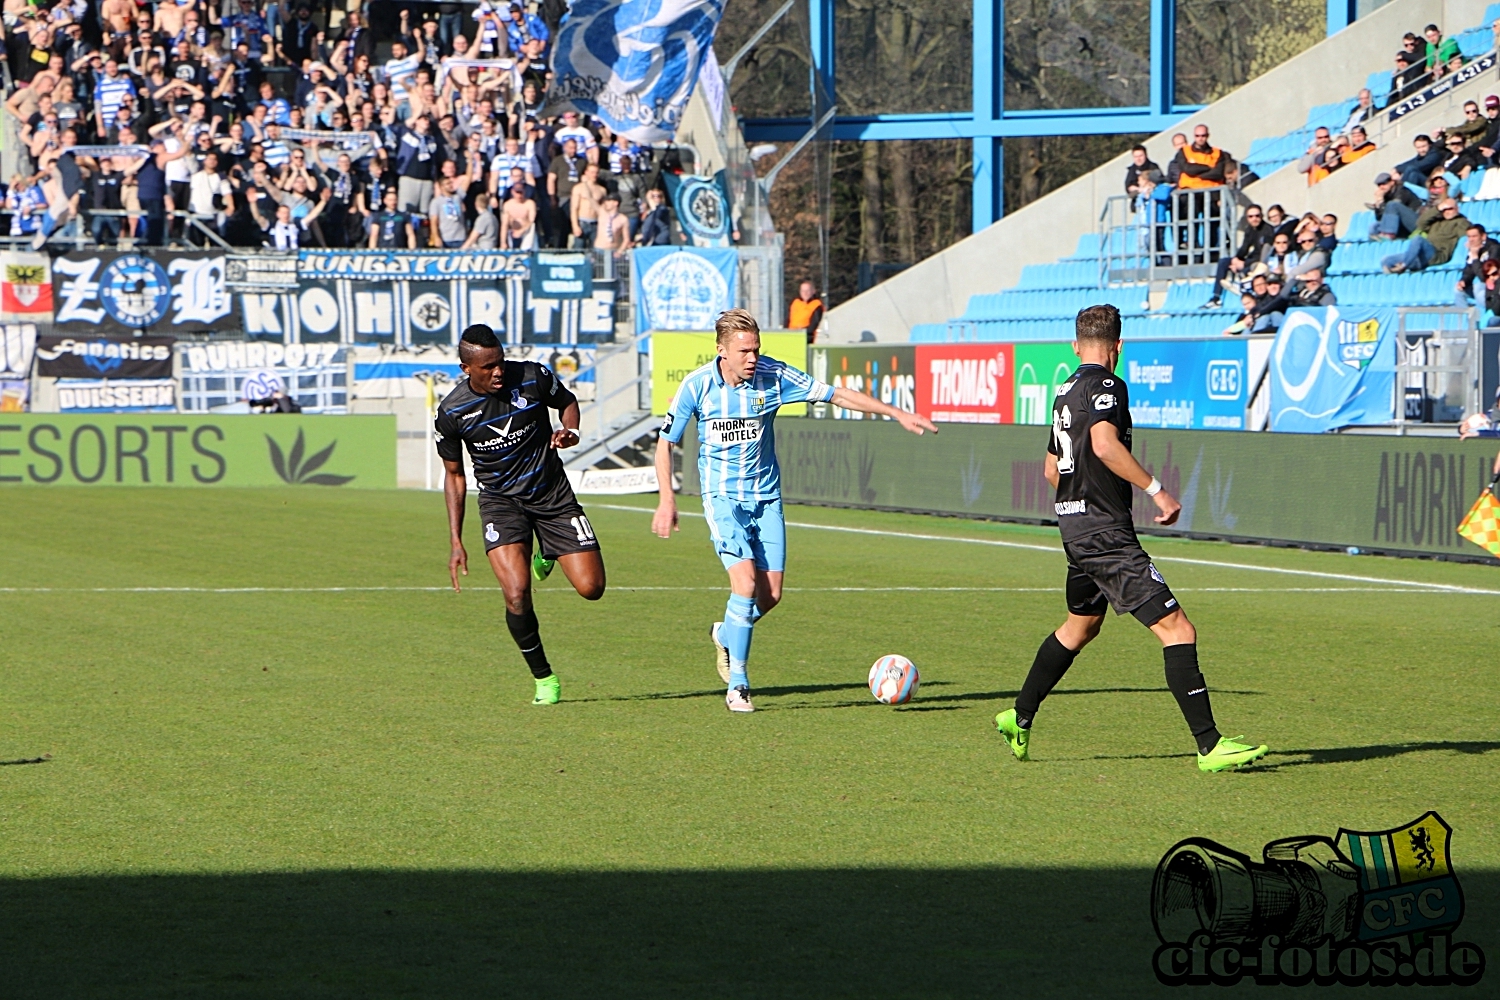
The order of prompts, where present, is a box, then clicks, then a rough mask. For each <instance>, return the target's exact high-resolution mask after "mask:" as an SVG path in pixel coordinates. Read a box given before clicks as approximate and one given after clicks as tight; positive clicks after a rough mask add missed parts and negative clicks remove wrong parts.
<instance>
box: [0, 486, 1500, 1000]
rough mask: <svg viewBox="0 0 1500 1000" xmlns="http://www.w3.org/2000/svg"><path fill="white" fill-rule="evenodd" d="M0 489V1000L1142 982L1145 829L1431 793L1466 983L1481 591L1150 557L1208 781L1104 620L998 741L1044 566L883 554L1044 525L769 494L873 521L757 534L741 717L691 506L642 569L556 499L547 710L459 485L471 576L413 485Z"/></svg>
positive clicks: (1496, 766) (779, 993)
mask: <svg viewBox="0 0 1500 1000" xmlns="http://www.w3.org/2000/svg"><path fill="white" fill-rule="evenodd" d="M648 502H649V501H648V500H647V499H645V498H628V499H625V500H622V501H617V502H616V503H617V505H626V506H628V505H637V506H641V507H644V506H645V505H646V504H647V503H648ZM0 505H3V509H4V511H5V513H4V516H3V525H4V530H3V533H0V538H3V544H0V587H3V588H7V589H5V590H3V591H0V667H3V669H0V759H4V760H5V761H8V762H15V763H13V764H12V766H5V767H0V837H3V844H4V848H3V850H0V902H3V923H0V927H3V929H0V940H3V946H0V947H3V956H4V957H3V959H0V996H4V997H8V998H41V997H46V998H59V997H68V998H79V997H82V998H91V997H101V998H102V997H109V998H136V997H140V998H146V997H152V998H155V997H179V996H182V997H188V996H194V997H215V998H234V997H268V998H269V997H277V998H281V997H405V996H412V997H417V996H421V997H486V998H489V997H636V996H639V997H692V998H697V997H860V998H867V997H964V998H970V997H979V996H1000V995H1016V996H1025V997H1054V996H1055V997H1082V996H1148V995H1149V996H1155V995H1166V994H1168V993H1169V992H1171V991H1168V990H1166V989H1165V988H1163V987H1160V986H1158V985H1157V983H1156V981H1155V979H1154V978H1153V976H1152V973H1151V952H1152V950H1153V948H1154V947H1155V944H1156V942H1155V936H1154V934H1153V931H1152V927H1151V923H1150V918H1149V905H1148V904H1149V891H1150V883H1151V873H1152V871H1153V869H1154V867H1155V865H1156V862H1157V861H1158V859H1159V858H1160V857H1161V855H1162V853H1163V852H1164V851H1165V850H1166V849H1167V848H1168V847H1169V846H1171V845H1172V844H1173V843H1175V842H1176V841H1178V840H1180V839H1182V838H1184V837H1188V836H1204V837H1211V838H1213V839H1215V840H1218V841H1221V842H1223V843H1225V844H1227V845H1229V846H1231V847H1233V848H1235V849H1237V850H1241V851H1245V852H1247V853H1250V854H1251V855H1252V856H1258V855H1259V852H1260V847H1261V845H1262V844H1263V843H1265V842H1266V841H1267V840H1270V839H1273V838H1277V837H1289V836H1294V835H1298V834H1323V835H1327V836H1332V835H1333V834H1334V832H1335V831H1336V830H1338V829H1339V827H1341V826H1343V827H1348V828H1351V829H1362V830H1380V829H1386V828H1389V827H1394V826H1398V825H1401V824H1404V823H1405V822H1407V821H1409V820H1412V819H1414V818H1416V817H1417V816H1419V815H1420V814H1422V813H1424V812H1426V811H1427V810H1429V809H1436V810H1438V811H1439V812H1440V813H1441V814H1442V816H1443V817H1444V819H1446V820H1447V821H1448V822H1449V823H1450V824H1451V825H1452V826H1453V828H1454V831H1455V833H1454V838H1453V847H1452V850H1453V864H1454V869H1455V871H1456V873H1457V874H1458V876H1459V880H1460V882H1461V884H1462V885H1463V887H1464V890H1465V894H1466V897H1467V906H1468V910H1467V913H1466V917H1465V920H1464V925H1463V927H1462V928H1461V931H1460V934H1459V937H1461V938H1465V939H1467V940H1471V941H1475V942H1476V943H1478V944H1480V945H1482V946H1483V947H1484V948H1485V950H1486V952H1487V954H1488V955H1489V956H1490V957H1491V961H1492V962H1493V961H1495V960H1497V959H1500V833H1497V822H1496V821H1497V808H1496V801H1497V799H1496V795H1495V788H1496V787H1497V785H1500V727H1497V725H1496V721H1495V720H1496V712H1497V709H1500V682H1497V680H1496V673H1495V659H1494V657H1495V649H1496V648H1497V640H1500V614H1497V612H1500V572H1497V570H1496V569H1495V568H1493V567H1484V566H1477V565H1448V564H1441V563H1434V562H1419V561H1397V560H1387V559H1373V558H1358V559H1356V558H1350V557H1348V556H1343V555H1334V554H1327V553H1308V552H1300V551H1288V550H1272V549H1260V548H1248V547H1231V546H1227V545H1217V544H1208V543H1194V542H1186V541H1181V540H1161V539H1147V541H1146V543H1147V548H1148V549H1149V550H1150V551H1152V553H1153V555H1155V556H1157V557H1158V559H1159V565H1160V566H1161V569H1162V571H1163V572H1164V573H1165V575H1166V577H1167V579H1168V581H1169V583H1171V584H1172V586H1173V587H1174V589H1175V590H1176V591H1177V593H1178V595H1179V597H1180V598H1181V600H1182V602H1183V605H1184V607H1185V608H1186V609H1187V611H1188V612H1189V614H1190V615H1191V617H1192V618H1193V620H1194V622H1195V623H1196V624H1197V626H1198V629H1199V634H1200V642H1199V644H1200V649H1201V654H1202V662H1203V667H1204V671H1205V674H1206V675H1207V677H1208V681H1209V684H1210V686H1211V687H1212V689H1213V692H1214V693H1213V699H1214V708H1215V711H1216V714H1217V715H1218V718H1219V721H1220V726H1221V729H1222V730H1223V731H1224V733H1225V734H1226V735H1234V734H1237V733H1242V732H1243V733H1245V734H1246V735H1247V736H1249V737H1251V738H1252V739H1257V740H1262V741H1264V742H1268V743H1269V744H1271V747H1272V754H1271V756H1270V757H1269V758H1268V759H1267V761H1266V766H1265V767H1262V768H1260V769H1258V770H1252V771H1242V772H1236V773H1228V774H1219V775H1205V774H1200V773H1199V772H1198V770H1197V769H1196V767H1195V765H1194V762H1193V758H1192V756H1191V745H1190V740H1189V738H1188V736H1187V733H1186V730H1185V728H1184V726H1183V723H1182V720H1181V717H1180V716H1179V715H1178V712H1177V709H1176V706H1175V703H1174V702H1173V700H1172V698H1171V695H1170V694H1168V693H1167V691H1166V688H1165V684H1164V682H1163V678H1162V662H1161V654H1160V652H1159V647H1158V645H1157V643H1156V640H1155V639H1154V638H1153V637H1152V636H1151V635H1150V634H1149V633H1147V632H1146V630H1144V629H1142V628H1141V627H1140V626H1139V625H1138V624H1136V623H1135V622H1134V621H1133V620H1131V619H1129V618H1123V619H1117V618H1115V617H1113V616H1111V617H1110V620H1109V621H1108V622H1107V623H1106V625H1105V630H1104V634H1103V636H1102V637H1101V638H1100V639H1099V640H1098V641H1097V643H1096V644H1095V645H1094V646H1092V647H1091V648H1090V649H1089V650H1088V651H1087V652H1086V653H1085V654H1084V655H1082V656H1081V657H1080V658H1079V660H1078V662H1077V663H1076V664H1075V666H1074V667H1073V670H1072V672H1071V673H1070V674H1069V675H1068V677H1067V678H1066V679H1065V680H1064V682H1063V684H1062V686H1061V688H1060V689H1059V690H1058V691H1057V692H1056V694H1055V695H1054V696H1053V697H1052V699H1050V700H1049V701H1048V702H1047V704H1046V705H1045V706H1044V708H1043V710H1042V713H1041V715H1040V716H1039V717H1038V721H1037V724H1036V730H1035V736H1034V739H1033V743H1032V747H1033V756H1034V758H1035V759H1034V761H1033V762H1032V763H1029V764H1019V763H1017V762H1016V761H1014V760H1012V759H1010V757H1009V755H1008V753H1007V752H1006V751H1005V748H1004V745H1003V743H1002V741H1001V740H1000V739H999V737H998V736H997V735H996V734H995V732H994V730H993V727H992V724H991V719H992V717H993V715H994V714H995V712H996V711H998V710H1000V709H1001V708H1004V707H1007V706H1009V705H1010V703H1011V701H1012V699H1013V697H1014V693H1015V691H1016V690H1017V688H1018V687H1019V685H1020V683H1021V680H1022V678H1023V677H1024V675H1025V671H1026V669H1027V667H1028V665H1029V664H1030V661H1031V657H1032V655H1033V653H1034V651H1035V649H1036V647H1037V645H1038V643H1039V642H1040V641H1041V639H1042V638H1043V637H1044V636H1045V635H1046V633H1047V632H1048V631H1049V630H1050V629H1052V628H1053V627H1055V626H1056V625H1057V623H1058V621H1059V620H1060V617H1061V615H1062V613H1063V607H1062V600H1061V594H1060V586H1061V583H1062V577H1063V561H1062V557H1061V555H1060V554H1059V553H1058V552H1055V551H1037V550H1034V549H1028V548H1011V547H996V546H985V545H976V544H972V543H964V542H956V541H942V540H933V539H926V538H913V537H903V536H902V534H901V533H907V534H912V533H916V534H928V535H945V536H960V537H963V538H970V539H974V538H979V539H990V540H999V541H1009V542H1017V543H1022V544H1023V545H1039V546H1055V545H1056V532H1055V531H1051V530H1047V529H1041V528H1026V527H1017V526H1006V525H998V524H989V523H970V522H963V521H957V520H949V519H938V518H924V517H918V516H903V515H894V514H882V513H874V512H861V511H840V510H832V509H822V508H806V507H790V508H788V516H789V519H790V520H792V521H794V522H805V523H808V524H820V525H831V526H842V527H846V528H857V529H862V531H855V532H851V531H828V530H818V529H815V528H806V527H793V528H791V529H790V530H789V546H790V557H789V563H790V567H789V568H790V572H789V575H788V579H787V585H788V593H787V595H786V599H785V601H784V603H783V604H782V606H781V607H780V608H778V609H777V610H776V611H775V613H774V614H772V615H771V616H770V617H769V618H768V619H766V620H765V621H764V622H763V623H761V624H760V625H759V626H758V627H757V628H756V636H755V646H754V652H753V655H752V659H751V680H752V683H753V685H754V688H755V692H754V693H755V702H756V706H757V708H758V709H759V710H758V711H757V712H756V713H755V714H754V715H751V716H731V715H730V714H729V713H727V712H726V711H725V710H724V706H723V701H722V691H721V689H720V687H719V684H718V680H717V677H716V676H715V674H714V668H713V650H712V646H711V645H710V643H709V640H708V637H707V635H706V630H707V626H708V624H709V623H710V622H712V621H713V620H715V619H716V618H717V617H719V616H720V615H721V613H722V611H723V607H724V599H725V593H726V588H725V580H724V574H723V572H722V570H721V569H720V566H719V563H718V560H717V559H716V558H715V557H714V555H713V553H712V551H711V550H710V548H709V545H708V541H707V532H706V530H705V527H704V525H703V522H702V520H701V518H694V517H690V516H685V517H684V518H683V527H682V532H681V534H680V535H679V536H678V537H675V538H673V539H672V540H671V541H661V540H659V539H657V538H655V537H653V536H651V535H650V533H649V531H648V523H649V518H648V516H647V515H646V514H644V513H642V512H639V511H633V510H619V509H610V508H608V507H606V506H604V505H603V502H602V501H599V502H593V503H590V504H589V506H590V514H591V519H592V521H593V523H594V525H595V527H596V529H597V532H598V535H599V537H600V539H601V540H602V543H603V546H604V553H605V559H606V563H607V566H608V572H609V579H610V587H611V589H610V591H609V592H608V593H607V594H606V596H605V597H604V599H603V600H602V601H600V602H598V603H595V604H589V603H586V602H584V601H582V600H581V599H579V598H578V597H577V596H576V595H574V594H573V593H572V591H571V590H569V589H567V588H566V583H565V581H563V580H562V579H561V573H558V574H556V575H555V576H554V578H553V579H552V580H549V581H548V583H547V584H546V585H544V586H543V587H542V589H541V591H540V592H539V594H538V596H537V599H536V604H537V608H538V613H539V615H540V618H541V622H542V629H543V632H542V634H543V637H544V639H545V641H546V643H547V649H548V652H549V654H550V656H551V658H552V661H553V663H554V665H555V667H556V668H557V671H558V673H559V674H560V675H561V678H562V682H563V699H564V701H563V703H562V704H560V705H558V706H556V707H555V708H550V709H537V708H532V707H531V706H530V705H529V699H530V695H531V682H530V676H529V674H528V673H527V671H526V669H525V666H524V664H523V663H522V661H521V658H520V655H519V654H518V653H517V651H516V649H515V647H514V645H513V643H512V642H511V640H510V637H509V635H508V634H507V632H506V630H505V626H504V619H503V615H502V605H501V601H500V597H499V593H498V590H497V589H496V587H495V583H494V580H493V578H492V577H491V576H490V574H489V570H488V566H487V565H486V563H485V561H484V559H483V555H482V546H481V544H480V543H479V535H478V528H477V525H476V524H475V515H474V513H473V510H472V501H471V509H470V514H469V524H468V531H467V534H468V541H469V547H470V557H471V564H472V565H471V570H472V573H471V575H470V577H469V578H468V581H467V589H466V590H465V591H464V592H463V593H462V594H454V593H452V592H451V591H447V590H444V589H442V588H443V586H444V584H445V582H446V557H447V546H446V530H445V525H444V516H443V511H442V498H441V496H440V495H438V494H424V493H415V492H355V491H337V490H323V489H315V488H301V489H295V488H294V489H285V490H280V489H278V490H270V489H266V490H244V491H234V490H196V491H195V490H179V491H171V490H157V489H128V490H109V489H76V490H66V489H51V490H48V489H33V488H22V487H16V488H7V489H5V490H3V491H0ZM684 507H685V509H686V510H689V511H690V510H693V509H695V508H696V504H695V502H694V501H692V500H691V499H686V500H685V501H684ZM1183 560H1188V561H1183ZM1192 560H1197V561H1196V562H1194V561H1192ZM1223 562H1230V563H1241V564H1252V565H1259V566H1274V567H1281V568H1286V569H1295V570H1301V571H1309V572H1314V573H1325V574H1334V575H1333V576H1308V575H1289V574H1278V573H1267V572H1259V571H1254V570H1250V569H1239V568H1228V567H1224V566H1219V565H1211V564H1212V563H1223ZM1347 575H1356V576H1367V577H1373V578H1380V579H1383V580H1395V581H1398V583H1394V584H1392V583H1380V582H1376V583H1370V582H1362V581H1353V580H1349V579H1345V578H1344V576H1347ZM1420 583H1429V584H1430V583H1442V584H1450V585H1455V586H1461V587H1469V588H1475V589H1477V590H1487V591H1489V592H1488V593H1463V592H1456V591H1438V590H1430V589H1426V590H1424V589H1423V588H1421V587H1417V586H1412V585H1411V584H1420ZM334 587H354V588H376V587H387V588H393V589H388V590H373V589H370V590H324V589H318V588H334ZM897 587H899V588H910V589H901V590H896V589H878V588H897ZM37 588H54V589H51V590H39V589H37ZM90 588H103V589H99V590H93V589H90ZM120 588H285V589H265V590H233V589H230V590H227V591H226V590H215V591H213V592H205V590H203V589H188V590H178V591H172V590H133V591H131V590H124V589H120ZM400 588H408V589H400ZM418 588H432V589H418ZM842 588H872V589H842ZM986 588H1001V589H986ZM888 652H899V653H903V654H905V655H907V656H910V657H911V658H912V659H913V660H914V661H915V662H916V663H917V664H918V665H919V667H920V669H921V672H922V685H921V691H920V693H919V695H918V697H917V698H916V700H915V701H914V702H913V703H912V704H911V705H910V706H908V707H905V708H901V709H893V708H890V707H887V706H882V705H878V704H876V703H875V702H874V701H873V700H872V699H871V698H870V696H869V692H868V691H867V690H866V688H865V675H866V672H867V670H868V668H869V664H870V663H871V662H873V661H874V660H875V659H876V658H877V657H878V656H880V655H881V654H884V653H888ZM44 756H46V759H45V760H43V761H42V762H40V763H24V762H26V761H30V760H33V759H35V758H42V757H44ZM1497 984H1500V970H1492V971H1491V974H1490V975H1489V976H1488V977H1487V978H1486V980H1485V981H1484V982H1483V983H1481V984H1480V985H1479V987H1477V988H1476V989H1473V990H1470V991H1469V992H1468V994H1467V995H1470V996H1478V995H1495V992H1496V991H1500V985H1497ZM1238 989H1239V991H1240V992H1246V991H1248V992H1250V993H1256V991H1257V987H1256V986H1254V985H1253V984H1250V983H1246V984H1244V985H1242V986H1240V987H1239V988H1238ZM1311 989H1313V990H1314V991H1317V988H1316V987H1312V988H1311ZM1222 992H1223V991H1216V992H1214V993H1212V994H1210V993H1209V991H1207V990H1205V991H1203V992H1202V995H1219V994H1220V993H1222ZM1231 992H1233V991H1231ZM1172 995H1175V996H1182V995H1198V991H1195V990H1193V989H1186V990H1179V991H1176V992H1175V993H1172Z"/></svg>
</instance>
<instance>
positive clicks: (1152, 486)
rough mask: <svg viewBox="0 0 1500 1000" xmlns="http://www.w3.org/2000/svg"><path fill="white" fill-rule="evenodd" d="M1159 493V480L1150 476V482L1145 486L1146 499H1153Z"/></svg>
mask: <svg viewBox="0 0 1500 1000" xmlns="http://www.w3.org/2000/svg"><path fill="white" fill-rule="evenodd" d="M1160 492H1161V480H1160V479H1157V478H1156V477H1155V476H1152V477H1151V482H1149V483H1147V484H1146V495H1147V496H1148V497H1154V496H1156V494H1158V493H1160Z"/></svg>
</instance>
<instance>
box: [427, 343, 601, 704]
mask: <svg viewBox="0 0 1500 1000" xmlns="http://www.w3.org/2000/svg"><path fill="white" fill-rule="evenodd" d="M458 363H459V365H460V367H462V368H463V371H464V374H465V375H467V376H468V377H467V378H465V379H464V380H463V381H462V382H460V383H459V384H458V385H457V386H456V387H455V388H454V389H453V391H452V392H450V393H448V396H447V398H445V399H444V400H443V401H442V403H441V404H440V405H439V406H438V415H437V420H436V422H435V427H436V429H437V451H438V456H439V457H441V458H442V460H443V467H444V468H445V469H446V470H447V475H446V476H445V477H444V480H443V495H444V498H445V499H446V500H447V503H448V530H449V534H450V536H451V538H450V541H451V544H452V552H451V554H450V555H449V557H448V575H449V577H450V578H451V579H452V581H453V589H454V590H458V589H459V586H458V575H459V573H460V572H462V573H463V574H464V575H465V576H467V575H468V574H469V556H468V553H467V552H465V551H464V543H463V527H464V497H465V495H466V494H467V493H468V487H469V484H468V480H467V478H466V477H465V475H464V463H463V451H462V449H463V448H465V447H467V448H468V449H469V457H470V458H471V459H472V460H473V463H474V478H475V479H477V480H478V481H479V520H480V522H481V523H482V524H483V525H484V551H485V554H486V555H487V556H489V560H490V566H491V567H492V568H493V569H494V571H495V578H496V579H497V580H499V581H500V589H501V590H503V591H504V592H505V624H506V625H507V626H509V628H510V634H511V637H512V638H513V639H515V640H516V645H517V646H519V647H521V655H522V656H524V657H525V658H526V665H527V666H528V667H530V668H531V673H532V676H533V677H535V678H536V697H535V698H534V699H533V700H532V704H533V705H555V704H557V700H558V697H559V696H560V694H561V688H560V686H559V684H558V680H557V675H556V674H554V673H553V672H552V666H551V664H549V663H548V662H547V653H546V651H545V650H543V649H542V637H541V629H540V627H539V626H538V624H537V620H536V611H535V610H533V608H532V606H531V580H532V578H533V577H535V578H536V579H537V580H538V581H541V580H545V579H546V578H547V575H548V574H549V573H551V572H552V568H553V566H554V565H558V566H561V567H562V570H563V573H564V574H566V575H567V577H568V581H569V582H570V583H572V584H573V589H574V590H576V591H578V593H579V594H580V595H581V596H583V597H584V598H585V599H586V600H590V601H597V600H598V599H599V598H601V597H603V596H604V558H603V557H602V556H601V555H600V554H599V540H598V539H597V538H595V537H594V528H593V525H591V524H589V519H588V515H586V514H585V513H584V512H583V507H582V506H580V505H579V503H578V498H577V497H576V496H574V495H573V488H572V486H570V485H569V484H568V477H567V474H566V473H565V472H564V471H563V464H562V459H560V458H558V456H557V450H558V449H559V448H571V447H573V446H574V445H576V444H577V443H578V418H579V414H578V400H577V398H575V397H574V395H573V394H572V393H571V392H569V391H568V389H567V387H566V386H564V385H563V384H562V381H561V380H560V379H559V378H558V377H557V376H556V375H555V374H553V372H552V371H551V370H550V369H548V368H547V367H546V366H545V365H541V364H538V363H537V362H535V361H506V360H505V351H504V349H503V348H502V347H501V346H500V341H499V339H498V338H497V337H496V336H495V331H493V330H491V329H490V328H489V327H487V326H484V325H482V324H480V325H476V326H471V327H469V328H468V329H467V330H465V331H464V332H463V336H462V337H461V338H460V339H459V342H458ZM549 409H550V410H557V411H559V414H560V415H561V417H562V424H563V426H562V427H561V428H559V429H558V430H553V429H552V417H551V415H550V414H548V412H547V411H548V410H549ZM533 535H535V536H536V539H537V540H538V541H539V542H540V546H539V547H538V548H537V549H536V551H535V552H534V553H533V550H532V536H533Z"/></svg>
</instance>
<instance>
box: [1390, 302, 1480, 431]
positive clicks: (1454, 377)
mask: <svg viewBox="0 0 1500 1000" xmlns="http://www.w3.org/2000/svg"><path fill="white" fill-rule="evenodd" d="M1396 315H1397V325H1396V384H1395V398H1394V399H1393V400H1392V409H1393V410H1394V413H1395V420H1394V421H1393V425H1394V426H1395V428H1396V433H1397V434H1405V433H1406V429H1407V427H1408V426H1409V425H1411V424H1453V425H1456V424H1458V422H1459V421H1461V420H1462V419H1463V418H1464V414H1466V413H1476V412H1479V411H1481V410H1483V409H1484V402H1483V400H1481V399H1480V392H1479V381H1480V374H1481V367H1482V359H1481V357H1480V350H1479V345H1480V335H1479V322H1478V320H1479V316H1478V312H1477V311H1476V310H1474V309H1458V308H1454V307H1452V306H1446V307H1445V306H1435V307H1427V308H1423V307H1402V308H1399V309H1397V310H1396Z"/></svg>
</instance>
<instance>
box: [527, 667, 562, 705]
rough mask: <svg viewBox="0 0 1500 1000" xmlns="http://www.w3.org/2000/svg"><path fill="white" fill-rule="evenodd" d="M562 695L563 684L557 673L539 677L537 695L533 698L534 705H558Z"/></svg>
mask: <svg viewBox="0 0 1500 1000" xmlns="http://www.w3.org/2000/svg"><path fill="white" fill-rule="evenodd" d="M561 697H562V684H561V683H559V681H558V679H557V675H556V674H550V675H548V676H546V677H539V678H537V682H536V697H535V698H533V699H531V703H532V704H533V705H556V704H557V700H558V699H559V698H561Z"/></svg>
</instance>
